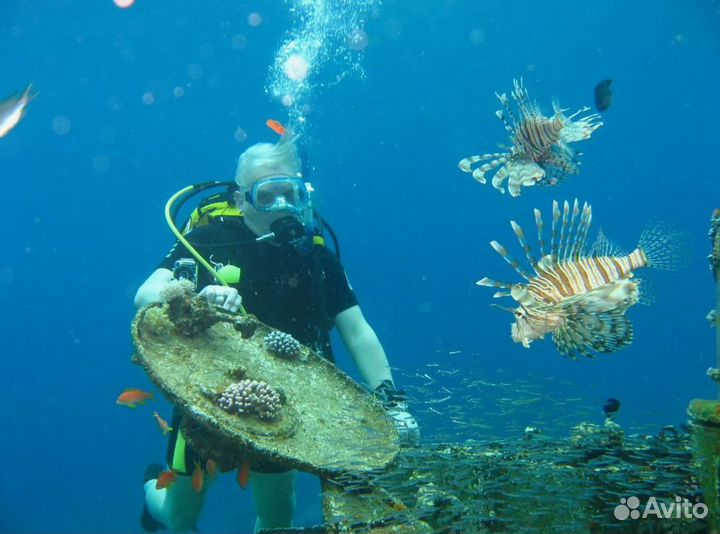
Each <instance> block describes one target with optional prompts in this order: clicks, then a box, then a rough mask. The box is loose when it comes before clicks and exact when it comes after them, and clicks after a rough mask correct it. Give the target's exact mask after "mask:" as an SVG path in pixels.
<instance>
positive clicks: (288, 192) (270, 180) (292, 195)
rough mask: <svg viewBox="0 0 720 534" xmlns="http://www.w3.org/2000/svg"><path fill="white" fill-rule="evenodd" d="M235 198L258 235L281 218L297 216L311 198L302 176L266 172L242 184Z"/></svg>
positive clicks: (249, 224)
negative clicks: (268, 173)
mask: <svg viewBox="0 0 720 534" xmlns="http://www.w3.org/2000/svg"><path fill="white" fill-rule="evenodd" d="M235 202H236V204H237V205H238V207H239V208H240V209H241V210H242V212H243V214H244V216H245V223H246V224H247V226H248V228H250V230H252V231H253V233H254V234H255V235H257V236H258V237H259V236H263V235H266V234H268V233H270V225H271V224H272V223H274V222H275V221H277V220H278V219H281V218H283V217H287V216H297V214H298V213H299V212H300V211H301V210H302V209H304V208H305V207H307V206H308V205H309V198H308V193H307V190H306V188H305V183H304V182H303V181H302V179H300V178H298V177H293V176H288V175H274V174H271V175H267V174H263V175H262V176H259V177H257V178H256V179H254V180H252V181H248V182H247V183H245V184H243V185H242V186H241V187H240V189H239V190H238V192H236V193H235Z"/></svg>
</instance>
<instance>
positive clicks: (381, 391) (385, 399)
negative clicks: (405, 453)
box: [373, 380, 420, 447]
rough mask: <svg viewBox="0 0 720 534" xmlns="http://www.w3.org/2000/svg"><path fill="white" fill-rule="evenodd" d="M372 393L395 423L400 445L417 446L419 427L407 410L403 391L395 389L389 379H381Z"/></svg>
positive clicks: (418, 442)
mask: <svg viewBox="0 0 720 534" xmlns="http://www.w3.org/2000/svg"><path fill="white" fill-rule="evenodd" d="M373 395H374V396H375V398H377V399H378V400H379V401H380V402H382V404H383V406H384V407H385V411H386V412H387V414H388V415H389V416H390V419H392V420H393V423H395V428H397V431H398V435H399V437H400V446H402V447H417V446H418V445H420V427H419V426H418V424H417V421H416V420H415V418H414V417H413V416H412V414H411V413H410V412H409V411H408V407H407V404H406V403H405V398H406V397H405V392H404V391H398V390H397V389H395V385H394V384H393V383H392V382H391V381H390V380H383V381H382V383H381V384H380V385H379V386H378V387H377V388H375V391H373Z"/></svg>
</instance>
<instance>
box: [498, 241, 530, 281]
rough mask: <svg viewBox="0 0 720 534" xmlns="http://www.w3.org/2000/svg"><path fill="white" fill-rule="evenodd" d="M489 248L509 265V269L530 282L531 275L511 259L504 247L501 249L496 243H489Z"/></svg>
mask: <svg viewBox="0 0 720 534" xmlns="http://www.w3.org/2000/svg"><path fill="white" fill-rule="evenodd" d="M490 246H491V247H492V248H494V249H495V252H497V253H498V254H500V255H501V256H502V257H503V259H504V260H505V261H506V262H508V263H509V264H510V267H512V268H513V269H515V272H517V273H518V274H519V275H520V276H522V277H523V278H524V279H525V280H528V281H530V280H531V279H532V275H531V274H530V273H529V272H527V271H526V270H525V269H523V268H522V267H520V263H519V262H518V261H517V260H516V259H515V258H513V257H512V256H511V255H510V253H509V252H508V251H507V249H506V248H505V247H503V246H502V245H501V244H500V243H498V242H497V241H490Z"/></svg>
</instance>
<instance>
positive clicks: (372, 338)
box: [335, 305, 392, 391]
mask: <svg viewBox="0 0 720 534" xmlns="http://www.w3.org/2000/svg"><path fill="white" fill-rule="evenodd" d="M335 325H336V326H337V329H338V332H339V333H340V337H341V338H342V340H343V343H344V344H345V347H346V348H347V350H348V352H349V353H350V356H351V357H352V359H353V361H354V362H355V365H356V366H357V368H358V370H359V371H360V375H361V376H362V378H363V381H364V382H365V384H366V385H367V387H368V388H370V391H374V390H375V388H376V387H378V386H379V385H380V383H381V382H382V381H383V380H390V381H392V373H391V372H390V365H389V364H388V360H387V356H386V355H385V350H384V349H383V347H382V344H381V343H380V340H379V339H378V337H377V334H375V331H374V330H373V329H372V327H371V326H370V325H369V324H368V322H367V321H366V320H365V317H364V316H363V313H362V310H360V307H359V306H357V305H356V306H353V307H352V308H348V309H347V310H345V311H342V312H340V313H339V314H338V315H337V317H336V318H335Z"/></svg>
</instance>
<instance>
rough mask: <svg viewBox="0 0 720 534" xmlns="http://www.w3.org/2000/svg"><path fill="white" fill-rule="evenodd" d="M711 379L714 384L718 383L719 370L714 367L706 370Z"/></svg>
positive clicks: (719, 379) (719, 378)
mask: <svg viewBox="0 0 720 534" xmlns="http://www.w3.org/2000/svg"><path fill="white" fill-rule="evenodd" d="M706 374H707V375H708V376H709V377H710V378H711V379H713V380H714V381H715V382H720V369H717V368H715V367H710V368H709V369H708V370H707V373H706Z"/></svg>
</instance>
